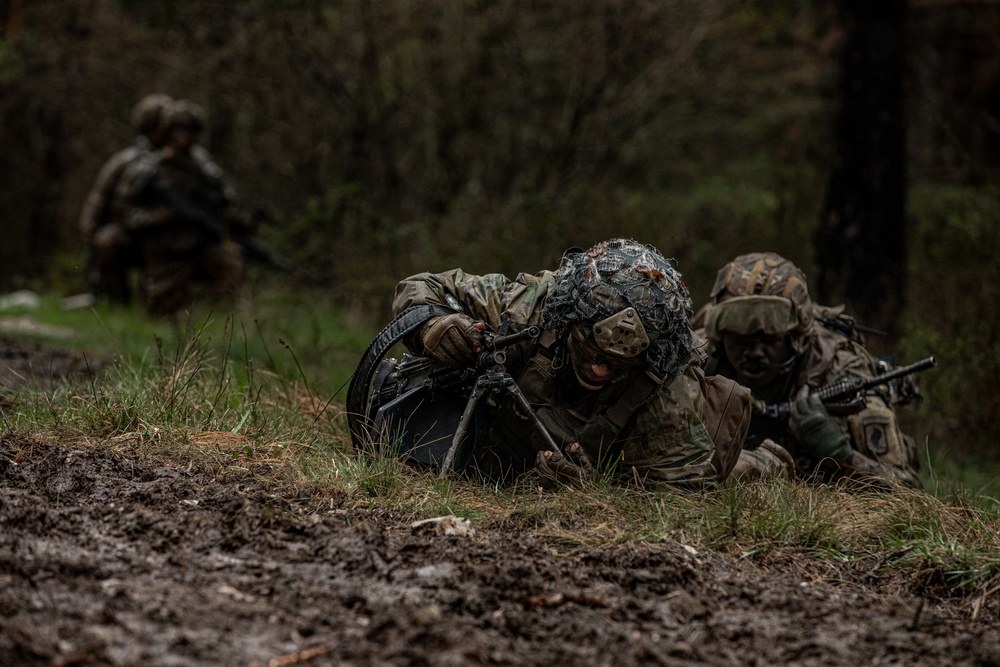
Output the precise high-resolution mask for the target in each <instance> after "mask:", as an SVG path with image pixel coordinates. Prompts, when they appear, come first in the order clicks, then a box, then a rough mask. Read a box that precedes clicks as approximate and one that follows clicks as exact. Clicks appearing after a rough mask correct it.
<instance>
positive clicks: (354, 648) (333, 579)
mask: <svg viewBox="0 0 1000 667" xmlns="http://www.w3.org/2000/svg"><path fill="white" fill-rule="evenodd" d="M2 358H3V357H2V355H0V359H2ZM0 366H2V364H0ZM48 368H50V369H51V368H52V365H51V364H50V365H49V366H48ZM0 371H2V368H0ZM16 403H17V399H16V397H15V398H14V399H12V400H11V401H8V403H7V404H6V405H4V406H2V407H0V409H3V410H16V409H17V406H16ZM317 505H320V508H317ZM475 528H476V530H475V533H474V534H471V535H446V534H441V533H440V532H437V531H435V530H433V529H432V528H431V527H430V526H422V527H418V528H413V527H412V526H411V521H410V520H402V519H401V518H399V517H393V516H390V515H386V514H382V513H377V512H367V511H361V510H349V509H344V508H343V507H341V506H338V505H337V503H330V502H324V503H322V504H319V503H316V502H315V499H314V498H310V497H309V492H308V490H305V489H289V490H286V491H281V492H274V491H266V490H264V489H262V488H260V487H259V486H258V484H257V482H255V481H254V480H253V479H250V478H247V479H238V478H230V479H219V478H214V477H207V476H205V475H202V474H198V473H197V472H192V471H191V470H189V469H188V468H187V466H184V465H166V464H162V463H155V462H153V461H151V460H148V459H147V460H132V459H130V458H128V457H125V456H123V455H122V454H120V453H116V452H114V451H112V450H110V449H103V448H100V447H88V448H74V447H72V446H67V445H62V444H59V443H43V442H41V441H39V440H38V439H36V438H34V437H32V436H30V435H26V434H13V433H4V434H0V665H3V666H5V667H6V666H8V665H17V666H20V665H164V666H167V665H169V666H181V665H199V666H200V665H206V666H207V665H212V666H215V665H259V666H269V667H279V666H282V665H317V666H318V665H545V666H546V667H551V666H554V665H570V664H577V665H636V664H663V665H696V664H697V665H702V664H708V665H772V664H796V665H859V664H866V665H897V664H898V665H940V664H949V665H996V664H1000V633H998V632H997V630H996V627H997V623H998V620H1000V612H998V609H997V604H996V602H987V603H986V604H985V605H982V606H981V607H980V608H979V609H978V612H977V613H976V616H975V619H973V601H972V600H970V599H968V598H965V599H962V598H951V599H948V598H945V599H941V598H940V597H937V596H935V595H930V594H929V592H930V591H931V589H930V588H926V589H925V590H923V591H920V592H921V593H922V595H917V594H916V593H915V592H914V591H913V588H912V586H911V587H910V588H909V591H910V592H907V588H906V587H904V586H903V585H902V584H903V583H904V582H900V581H895V580H892V579H887V578H884V577H881V578H875V577H874V576H872V572H865V571H864V570H863V569H862V570H857V571H855V570H837V569H834V568H832V567H830V569H828V570H825V571H824V570H817V568H821V567H822V565H817V564H816V563H815V562H812V564H810V562H809V561H805V560H803V561H795V560H790V559H785V560H783V561H771V562H751V561H750V560H738V559H735V558H733V557H730V556H727V555H724V554H718V553H698V552H695V551H694V550H693V549H690V548H688V547H685V546H683V545H680V544H655V545H648V544H639V543H633V544H628V545H623V546H616V547H611V548H584V549H570V548H568V547H565V546H561V547H560V546H559V545H556V544H553V543H550V542H546V541H544V540H542V539H540V538H539V537H537V536H533V535H532V533H531V527H530V525H528V524H527V520H526V519H524V518H523V517H520V516H517V515H513V516H510V517H505V518H502V519H498V520H496V521H494V522H493V523H491V524H487V525H479V526H476V527H475ZM911 583H912V582H911Z"/></svg>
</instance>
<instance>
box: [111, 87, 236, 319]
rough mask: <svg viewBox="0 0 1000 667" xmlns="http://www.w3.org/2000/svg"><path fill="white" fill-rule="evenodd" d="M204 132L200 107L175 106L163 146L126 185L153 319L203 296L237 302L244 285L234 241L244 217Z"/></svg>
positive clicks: (140, 163) (131, 171) (167, 115)
mask: <svg viewBox="0 0 1000 667" xmlns="http://www.w3.org/2000/svg"><path fill="white" fill-rule="evenodd" d="M203 128H204V120H203V114H202V111H201V108H200V107H199V106H198V105H196V104H194V103H192V102H189V101H187V100H178V101H175V102H173V103H172V104H171V105H169V106H168V107H167V108H166V109H165V110H164V112H163V114H162V116H161V120H160V125H159V128H158V132H157V136H159V137H160V138H161V139H162V141H163V146H162V148H161V149H160V150H159V151H157V152H156V153H154V154H151V155H148V156H145V157H144V158H143V159H141V160H137V161H136V162H134V163H133V164H131V165H129V167H128V168H127V169H126V171H125V173H124V174H123V175H122V178H121V179H120V185H119V191H120V194H121V197H122V201H123V202H124V205H125V206H126V207H127V214H126V215H125V218H126V221H127V226H128V229H129V231H130V233H131V234H132V235H133V237H134V238H135V239H136V240H137V242H138V243H139V245H140V247H141V252H142V257H143V263H144V266H145V273H144V276H143V293H144V296H145V298H146V307H147V310H149V311H150V312H151V313H155V314H171V313H174V312H176V311H177V310H179V309H180V308H182V307H185V306H187V305H189V304H190V303H191V302H192V301H193V300H194V298H195V296H196V294H197V293H198V292H199V291H203V290H207V291H208V293H209V295H210V296H214V297H220V298H227V299H231V298H233V297H235V296H236V295H237V292H238V290H239V288H240V285H241V282H242V276H243V260H242V253H241V251H240V248H239V247H238V246H237V245H236V244H235V243H233V241H232V240H231V238H230V235H231V233H232V232H233V229H234V228H235V227H236V226H237V225H242V224H243V220H244V216H243V214H242V212H241V211H240V209H239V206H238V202H237V201H236V199H235V195H234V193H233V192H232V188H230V187H229V186H228V185H227V183H226V181H225V179H224V177H223V176H222V172H221V169H219V168H218V167H217V166H216V165H215V163H214V162H211V160H210V158H208V156H207V152H205V151H204V150H203V149H199V147H198V143H197V141H198V138H199V136H200V134H201V132H202V130H203Z"/></svg>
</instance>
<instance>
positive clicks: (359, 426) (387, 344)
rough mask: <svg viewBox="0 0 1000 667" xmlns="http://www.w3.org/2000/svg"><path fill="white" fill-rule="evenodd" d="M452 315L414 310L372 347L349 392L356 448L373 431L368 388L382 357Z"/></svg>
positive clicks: (382, 333) (432, 308)
mask: <svg viewBox="0 0 1000 667" xmlns="http://www.w3.org/2000/svg"><path fill="white" fill-rule="evenodd" d="M452 312H454V311H453V310H451V309H448V308H445V307H443V306H433V305H421V306H411V307H410V308H407V309H406V310H404V311H402V312H401V313H399V314H398V315H396V316H395V317H394V318H392V321H391V322H389V324H387V325H386V326H385V328H384V329H382V331H380V332H379V333H378V335H377V336H375V338H374V339H373V340H372V342H371V343H370V344H369V345H368V349H367V350H365V353H364V354H363V355H362V356H361V361H360V362H359V363H358V367H357V368H356V369H355V370H354V374H353V375H352V376H351V385H350V386H349V387H348V389H347V424H348V427H349V428H350V430H351V441H352V442H353V443H354V446H355V447H358V448H360V447H361V446H362V445H363V444H364V438H365V436H366V434H368V433H369V432H370V431H371V429H370V426H371V424H370V423H369V421H370V420H369V418H368V405H369V395H368V393H369V392H368V388H369V387H370V386H371V381H372V377H374V375H375V371H376V370H377V369H378V365H379V363H381V361H382V357H383V356H384V355H385V353H386V352H388V351H389V348H391V347H392V346H393V345H395V344H396V343H398V342H399V341H401V340H402V339H403V338H404V337H405V336H406V335H407V334H409V333H411V332H413V331H415V330H416V329H417V328H418V327H420V325H422V324H423V323H424V322H426V321H427V320H429V319H430V318H432V317H436V316H438V315H447V314H449V313H452Z"/></svg>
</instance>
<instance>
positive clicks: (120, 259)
mask: <svg viewBox="0 0 1000 667" xmlns="http://www.w3.org/2000/svg"><path fill="white" fill-rule="evenodd" d="M90 253H91V254H90V261H89V263H88V266H87V284H88V285H89V286H90V289H91V291H92V292H93V293H94V295H95V296H98V297H106V298H107V299H108V300H109V301H111V302H112V303H121V304H127V303H128V302H129V301H131V298H132V294H131V288H130V286H129V275H128V274H129V269H132V268H134V267H139V266H141V265H142V256H141V253H140V252H139V249H138V248H137V247H136V244H135V242H134V240H133V239H132V236H131V235H130V234H129V233H128V231H126V230H125V229H124V228H123V227H122V226H121V225H117V224H108V225H104V226H103V227H101V228H99V229H97V230H96V231H95V232H94V236H93V238H92V239H91V243H90Z"/></svg>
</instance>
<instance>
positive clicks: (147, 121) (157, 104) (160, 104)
mask: <svg viewBox="0 0 1000 667" xmlns="http://www.w3.org/2000/svg"><path fill="white" fill-rule="evenodd" d="M171 104H173V99H172V98H171V97H170V96H169V95H164V94H163V93H153V94H152V95H146V96H145V97H144V98H142V99H141V100H139V101H138V102H137V103H136V105H135V106H134V107H133V108H132V129H134V130H135V132H136V134H138V135H140V136H143V137H147V138H152V137H153V135H154V134H155V133H156V132H157V130H158V129H159V127H160V124H161V122H162V120H163V115H164V110H165V109H166V108H167V107H169V106H170V105H171Z"/></svg>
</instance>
